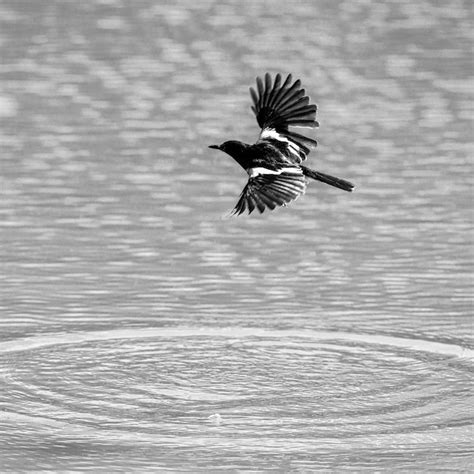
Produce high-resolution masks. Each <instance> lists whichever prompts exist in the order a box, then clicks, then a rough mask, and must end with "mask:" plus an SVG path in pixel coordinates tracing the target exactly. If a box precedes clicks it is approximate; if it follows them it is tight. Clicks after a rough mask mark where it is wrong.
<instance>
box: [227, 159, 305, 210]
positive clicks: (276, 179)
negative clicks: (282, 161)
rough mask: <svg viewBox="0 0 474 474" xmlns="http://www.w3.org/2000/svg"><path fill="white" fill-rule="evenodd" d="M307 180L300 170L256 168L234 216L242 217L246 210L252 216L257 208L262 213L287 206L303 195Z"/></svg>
mask: <svg viewBox="0 0 474 474" xmlns="http://www.w3.org/2000/svg"><path fill="white" fill-rule="evenodd" d="M305 189H306V180H305V178H304V175H303V172H302V171H301V169H299V168H296V167H295V168H283V169H281V170H279V171H272V170H268V169H265V168H254V175H253V176H252V175H251V177H250V179H249V180H248V183H247V184H246V186H245V188H244V190H243V191H242V194H241V195H240V198H239V201H238V202H237V205H236V206H235V208H234V210H233V211H232V214H237V215H240V214H242V213H243V212H244V211H245V210H248V213H249V214H251V213H252V211H253V210H254V209H255V208H257V209H258V210H259V212H260V213H262V212H263V211H264V210H265V209H267V208H268V209H271V210H273V209H275V208H276V207H280V206H286V205H287V204H288V203H290V202H291V201H294V200H295V199H296V198H297V197H298V196H300V195H301V194H303V193H304V192H305Z"/></svg>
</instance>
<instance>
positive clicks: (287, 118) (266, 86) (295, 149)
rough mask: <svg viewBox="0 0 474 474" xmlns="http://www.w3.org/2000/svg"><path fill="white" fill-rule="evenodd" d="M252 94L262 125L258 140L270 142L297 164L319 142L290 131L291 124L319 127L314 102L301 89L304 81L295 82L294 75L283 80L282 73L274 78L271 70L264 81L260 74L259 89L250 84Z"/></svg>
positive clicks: (254, 107) (258, 120)
mask: <svg viewBox="0 0 474 474" xmlns="http://www.w3.org/2000/svg"><path fill="white" fill-rule="evenodd" d="M250 95H251V97H252V101H253V103H254V105H253V106H252V110H253V112H254V113H255V116H256V117H257V122H258V124H259V125H260V127H261V128H262V132H261V133H260V137H259V140H258V141H259V142H261V141H268V142H270V143H271V144H272V145H274V146H277V147H278V149H279V150H280V151H282V152H283V153H284V154H285V156H286V157H287V158H288V159H289V160H290V161H292V162H294V163H301V162H302V161H304V160H305V159H306V155H307V154H308V153H309V152H310V149H311V148H313V147H315V146H316V145H317V142H316V140H313V139H311V138H308V137H305V136H304V135H300V134H299V133H295V132H292V131H289V130H288V127H309V128H316V127H318V126H319V124H318V122H317V121H316V110H317V107H316V105H315V104H309V100H310V99H309V97H308V96H307V95H305V90H304V89H302V88H301V81H300V80H299V79H298V80H297V81H295V82H293V83H292V76H291V74H288V77H287V78H286V79H285V81H284V82H283V83H282V78H281V75H280V74H277V75H276V77H275V81H274V82H273V83H272V78H271V76H270V74H268V72H267V73H266V74H265V79H264V81H263V80H262V79H261V78H260V77H257V92H256V91H255V90H254V89H253V88H252V87H251V88H250Z"/></svg>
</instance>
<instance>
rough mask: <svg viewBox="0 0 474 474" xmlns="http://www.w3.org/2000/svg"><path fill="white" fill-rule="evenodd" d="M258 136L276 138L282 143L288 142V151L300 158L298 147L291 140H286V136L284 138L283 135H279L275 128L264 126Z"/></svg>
mask: <svg viewBox="0 0 474 474" xmlns="http://www.w3.org/2000/svg"><path fill="white" fill-rule="evenodd" d="M260 138H263V139H265V138H270V139H273V140H278V141H279V142H283V143H287V144H288V151H289V152H290V153H293V155H295V156H296V157H297V158H299V159H300V158H301V156H300V147H299V146H298V145H297V144H296V143H294V142H292V141H291V140H288V138H286V137H285V136H283V135H280V134H279V133H278V132H277V131H276V130H274V129H273V128H266V129H264V130H263V131H262V134H261V135H260Z"/></svg>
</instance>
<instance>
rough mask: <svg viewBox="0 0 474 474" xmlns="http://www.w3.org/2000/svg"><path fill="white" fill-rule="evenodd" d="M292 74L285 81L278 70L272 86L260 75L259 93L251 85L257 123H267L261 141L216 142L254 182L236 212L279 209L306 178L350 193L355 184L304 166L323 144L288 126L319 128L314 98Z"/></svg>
mask: <svg viewBox="0 0 474 474" xmlns="http://www.w3.org/2000/svg"><path fill="white" fill-rule="evenodd" d="M291 80H292V79H291V74H290V75H288V77H287V78H286V80H285V81H284V83H283V84H282V82H281V76H280V74H277V75H276V77H275V81H274V82H273V84H272V79H271V77H270V75H269V74H268V73H267V74H265V83H264V82H263V81H262V80H261V79H260V78H257V90H258V94H257V93H256V92H255V91H254V90H253V89H252V88H251V89H250V93H251V96H252V99H253V102H254V106H253V107H252V110H253V111H254V113H255V115H256V117H257V122H258V124H259V125H260V127H261V129H262V130H261V133H260V137H259V139H258V141H257V142H256V143H255V144H253V145H250V144H247V143H243V142H240V141H238V140H230V141H227V142H224V143H223V144H222V145H211V146H210V148H216V149H219V150H222V151H224V152H225V153H227V154H228V155H230V156H231V157H232V158H234V160H235V161H237V163H238V164H239V165H240V166H242V168H244V169H245V171H246V172H247V173H248V175H249V180H248V183H247V185H246V186H245V188H244V190H243V191H242V194H241V196H240V199H239V201H238V203H237V205H236V206H235V208H234V211H233V212H234V214H242V213H243V212H244V211H245V210H246V209H247V210H248V212H249V214H250V213H251V212H252V211H253V210H254V209H255V208H257V209H258V210H259V211H260V212H263V211H264V210H265V209H266V208H269V209H275V208H276V207H279V206H285V205H287V204H288V203H289V202H291V201H293V200H294V199H296V198H297V197H298V196H300V195H301V194H303V193H304V192H305V190H306V179H305V177H309V178H313V179H316V180H318V181H322V182H324V183H327V184H330V185H331V186H335V187H337V188H340V189H343V190H345V191H352V190H353V188H354V185H353V184H352V183H350V182H348V181H346V180H343V179H340V178H335V177H333V176H330V175H327V174H324V173H321V172H318V171H314V170H312V169H310V168H308V167H306V166H303V165H302V162H303V161H304V160H306V155H307V154H308V153H309V152H310V148H312V147H315V146H316V145H317V142H316V141H315V140H313V139H312V138H308V137H305V136H303V135H300V134H298V133H295V132H293V131H290V130H289V129H288V127H290V126H294V127H311V128H315V127H317V126H318V123H317V122H316V120H315V118H316V110H317V107H316V105H314V104H312V105H309V97H308V96H306V95H305V91H304V89H301V87H300V85H301V83H300V81H299V80H297V81H295V82H294V83H293V84H291Z"/></svg>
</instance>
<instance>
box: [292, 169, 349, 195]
mask: <svg viewBox="0 0 474 474" xmlns="http://www.w3.org/2000/svg"><path fill="white" fill-rule="evenodd" d="M300 166H301V169H302V170H303V174H304V175H305V176H307V177H308V178H313V179H316V180H317V181H322V182H323V183H326V184H329V185H331V186H334V187H335V188H339V189H343V190H344V191H349V192H351V191H353V190H354V188H355V186H354V185H353V184H352V183H350V182H349V181H346V180H345V179H341V178H336V177H335V176H330V175H329V174H325V173H321V172H319V171H315V170H312V169H310V168H307V167H306V166H302V165H300Z"/></svg>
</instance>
